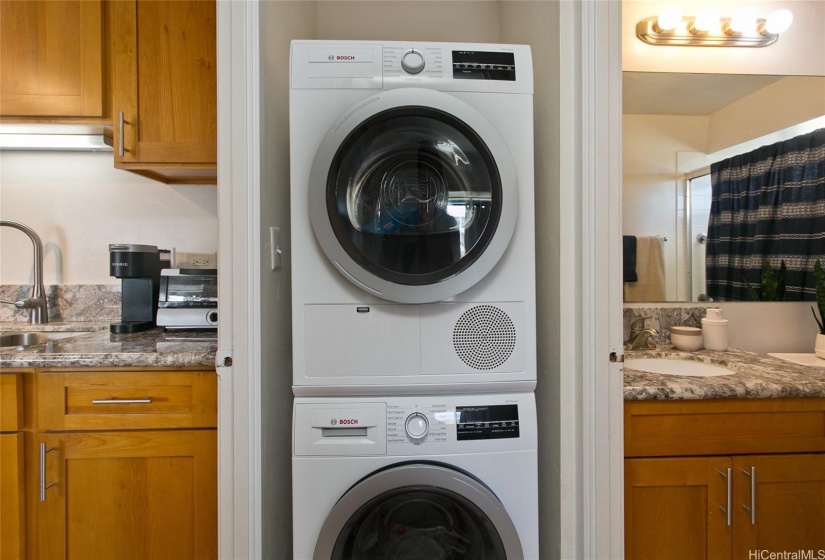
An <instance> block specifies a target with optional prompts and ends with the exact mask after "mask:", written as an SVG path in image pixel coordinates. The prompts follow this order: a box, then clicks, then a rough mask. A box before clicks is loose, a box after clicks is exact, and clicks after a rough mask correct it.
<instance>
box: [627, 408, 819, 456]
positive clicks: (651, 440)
mask: <svg viewBox="0 0 825 560" xmlns="http://www.w3.org/2000/svg"><path fill="white" fill-rule="evenodd" d="M624 414H625V416H624V434H625V438H624V440H625V457H667V456H679V455H684V456H690V455H741V454H748V453H794V452H816V451H825V399H821V398H812V399H807V398H799V399H795V398H788V399H737V400H724V399H719V400H706V401H627V402H625V413H624Z"/></svg>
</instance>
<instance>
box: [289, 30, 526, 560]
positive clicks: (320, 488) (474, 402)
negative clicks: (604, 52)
mask: <svg viewBox="0 0 825 560" xmlns="http://www.w3.org/2000/svg"><path fill="white" fill-rule="evenodd" d="M290 71H291V76H290V83H291V91H290V157H291V159H290V163H291V220H292V240H291V241H292V297H293V304H292V321H293V362H294V365H293V367H294V370H293V372H294V373H293V391H294V394H295V401H294V408H293V449H292V453H293V455H292V457H293V459H292V467H293V469H292V470H293V473H292V484H293V523H294V525H293V536H294V545H293V546H294V555H295V558H298V559H302V560H303V559H310V558H315V559H324V560H329V559H367V558H370V559H372V558H376V559H377V558H382V559H383V558H387V559H405V558H406V559H412V558H416V559H417V558H432V559H440V558H450V559H472V560H476V559H505V558H506V559H516V558H537V557H538V502H537V499H538V498H537V495H538V470H537V437H536V408H535V398H534V394H533V391H534V389H535V384H536V328H535V324H536V318H535V242H534V209H533V96H532V93H533V72H532V59H531V53H530V49H529V47H527V46H520V45H488V44H453V43H413V42H362V41H354V42H331V41H295V42H293V43H292V49H291V65H290Z"/></svg>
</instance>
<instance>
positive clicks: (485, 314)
mask: <svg viewBox="0 0 825 560" xmlns="http://www.w3.org/2000/svg"><path fill="white" fill-rule="evenodd" d="M515 346H516V329H515V327H514V326H513V321H511V320H510V317H508V316H507V314H506V313H505V312H504V311H502V310H501V309H499V308H498V307H493V306H492V305H478V306H476V307H472V308H470V309H468V310H467V311H465V312H464V313H463V314H462V315H461V317H459V318H458V321H457V322H456V324H455V328H454V329H453V347H454V348H455V351H456V353H457V354H458V357H459V358H461V361H462V362H464V363H465V364H467V365H468V366H470V367H472V368H475V369H495V368H497V367H499V366H500V365H501V364H503V363H504V362H506V361H507V360H508V359H509V358H510V355H511V354H512V353H513V348H515Z"/></svg>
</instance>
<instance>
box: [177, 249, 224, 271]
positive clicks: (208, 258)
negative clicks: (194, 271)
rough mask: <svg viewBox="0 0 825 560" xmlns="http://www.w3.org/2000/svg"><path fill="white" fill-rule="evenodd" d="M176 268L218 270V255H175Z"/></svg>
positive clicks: (182, 253) (181, 253)
mask: <svg viewBox="0 0 825 560" xmlns="http://www.w3.org/2000/svg"><path fill="white" fill-rule="evenodd" d="M175 261H176V263H177V264H176V265H175V266H176V268H217V267H218V255H217V253H184V252H179V253H177V254H176V255H175Z"/></svg>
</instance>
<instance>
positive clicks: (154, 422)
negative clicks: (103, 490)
mask: <svg viewBox="0 0 825 560" xmlns="http://www.w3.org/2000/svg"><path fill="white" fill-rule="evenodd" d="M215 426H217V374H216V373H215V372H214V371H179V370H168V371H164V370H157V369H153V370H151V371H135V370H127V371H124V372H120V371H112V370H108V371H90V370H73V371H72V370H49V371H44V372H40V373H38V376H37V427H38V429H40V430H43V431H47V430H101V429H105V430H112V429H124V430H128V429H132V430H133V429H144V428H212V427H215Z"/></svg>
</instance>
